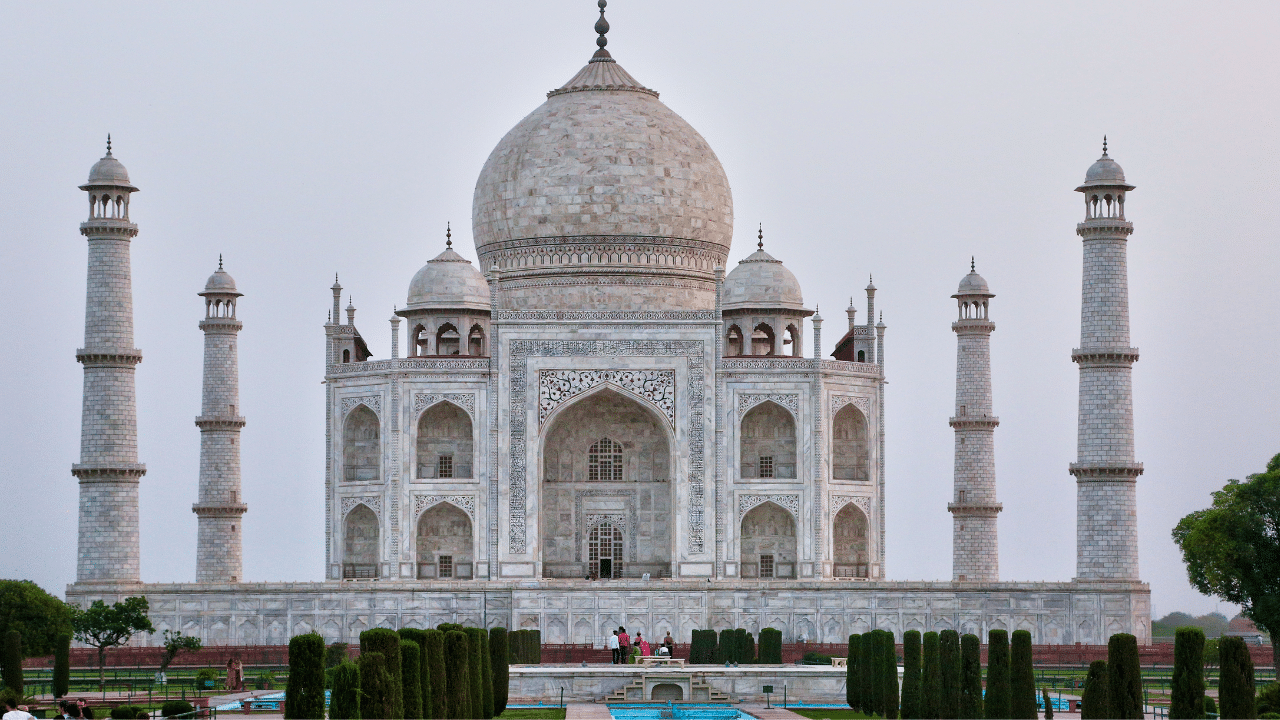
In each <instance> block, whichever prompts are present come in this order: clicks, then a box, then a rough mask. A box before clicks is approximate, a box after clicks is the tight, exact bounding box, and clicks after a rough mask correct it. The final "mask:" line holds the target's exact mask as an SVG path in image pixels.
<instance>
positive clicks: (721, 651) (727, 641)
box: [716, 630, 738, 665]
mask: <svg viewBox="0 0 1280 720" xmlns="http://www.w3.org/2000/svg"><path fill="white" fill-rule="evenodd" d="M735 645H736V643H734V637H733V631H732V630H721V631H720V643H719V644H718V645H716V664H717V665H722V664H724V663H733V662H737V661H738V651H737V647H736V646H735Z"/></svg>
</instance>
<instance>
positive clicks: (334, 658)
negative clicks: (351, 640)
mask: <svg viewBox="0 0 1280 720" xmlns="http://www.w3.org/2000/svg"><path fill="white" fill-rule="evenodd" d="M346 659H347V644H346V643H344V642H336V643H334V644H332V645H330V646H329V647H328V648H326V649H325V651H324V667H325V669H326V670H327V669H329V668H332V667H338V666H339V665H341V664H342V661H343V660H346Z"/></svg>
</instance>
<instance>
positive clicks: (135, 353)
mask: <svg viewBox="0 0 1280 720" xmlns="http://www.w3.org/2000/svg"><path fill="white" fill-rule="evenodd" d="M76 361H77V362H79V363H81V364H83V365H84V366H85V367H133V366H134V365H137V364H138V363H140V362H142V351H141V350H139V349H137V348H129V349H127V350H126V349H108V348H102V349H94V350H89V349H88V348H80V349H78V350H76Z"/></svg>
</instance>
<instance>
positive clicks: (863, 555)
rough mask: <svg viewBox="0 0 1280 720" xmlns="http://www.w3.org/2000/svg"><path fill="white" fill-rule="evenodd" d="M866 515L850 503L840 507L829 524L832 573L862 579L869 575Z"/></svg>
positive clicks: (868, 542) (868, 540)
mask: <svg viewBox="0 0 1280 720" xmlns="http://www.w3.org/2000/svg"><path fill="white" fill-rule="evenodd" d="M869 527H870V526H869V524H868V523H867V516H866V514H865V513H863V512H862V509H861V508H859V507H858V506H857V505H854V504H853V503H849V504H847V505H845V506H844V507H842V508H840V512H838V513H836V519H835V522H833V523H831V556H832V560H834V562H833V564H832V574H833V575H835V576H836V577H854V578H865V577H871V575H870V569H871V565H870V558H871V553H870V547H871V543H870V536H869V534H868V529H869Z"/></svg>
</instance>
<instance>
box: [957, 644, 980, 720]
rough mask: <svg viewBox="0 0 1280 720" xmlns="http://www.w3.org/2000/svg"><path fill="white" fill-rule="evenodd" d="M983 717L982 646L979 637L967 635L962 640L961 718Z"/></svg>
mask: <svg viewBox="0 0 1280 720" xmlns="http://www.w3.org/2000/svg"><path fill="white" fill-rule="evenodd" d="M982 716H983V713H982V644H981V643H980V642H979V641H978V636H977V635H974V634H972V633H965V634H964V636H963V637H961V638H960V717H962V718H980V717H982Z"/></svg>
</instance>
